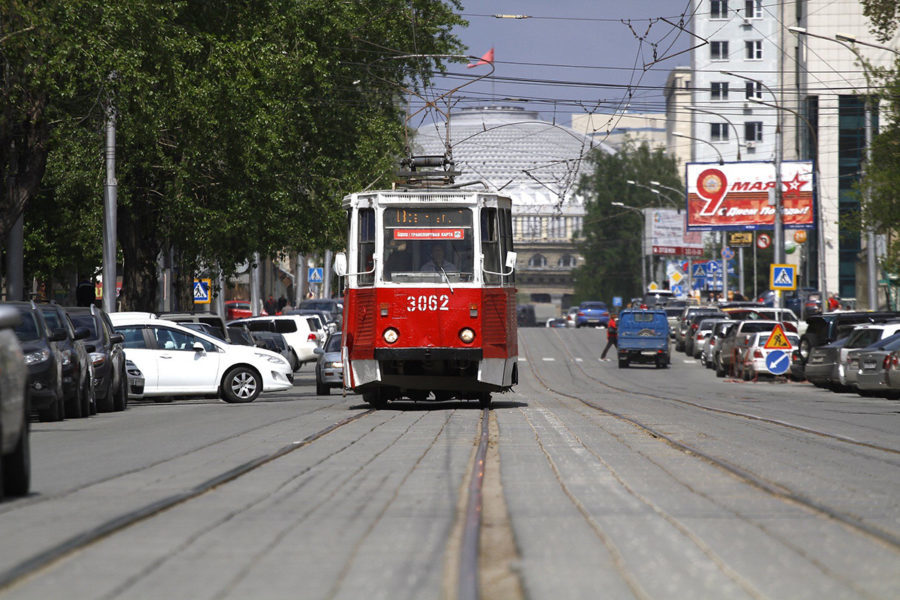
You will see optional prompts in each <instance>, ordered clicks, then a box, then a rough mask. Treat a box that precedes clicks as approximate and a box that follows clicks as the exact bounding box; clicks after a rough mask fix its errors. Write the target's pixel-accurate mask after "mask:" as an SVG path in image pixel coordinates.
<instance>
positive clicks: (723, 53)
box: [709, 42, 728, 60]
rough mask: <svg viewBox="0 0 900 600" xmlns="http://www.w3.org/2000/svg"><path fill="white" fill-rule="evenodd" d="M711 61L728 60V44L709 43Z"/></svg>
mask: <svg viewBox="0 0 900 600" xmlns="http://www.w3.org/2000/svg"><path fill="white" fill-rule="evenodd" d="M709 58H710V60H728V42H710V43H709Z"/></svg>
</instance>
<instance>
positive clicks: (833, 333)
mask: <svg viewBox="0 0 900 600" xmlns="http://www.w3.org/2000/svg"><path fill="white" fill-rule="evenodd" d="M893 319H900V313H896V312H864V311H853V312H835V313H825V314H821V315H811V316H809V317H807V319H806V322H807V323H808V324H809V326H808V327H807V329H806V333H804V334H803V335H802V336H801V337H800V359H801V360H802V361H803V363H804V364H806V361H807V360H809V353H810V351H811V350H812V349H813V348H816V347H817V346H824V345H825V344H830V343H831V342H833V341H835V340H836V339H838V331H841V330H845V329H846V327H845V326H847V325H863V324H865V323H883V322H885V321H890V320H893Z"/></svg>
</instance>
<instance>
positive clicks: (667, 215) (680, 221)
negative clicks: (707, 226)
mask: <svg viewBox="0 0 900 600" xmlns="http://www.w3.org/2000/svg"><path fill="white" fill-rule="evenodd" d="M644 223H645V225H646V227H647V230H646V234H645V236H646V237H645V239H646V240H647V243H648V245H649V246H650V248H649V250H650V254H653V255H654V256H703V241H704V240H703V234H702V233H700V232H698V231H697V232H694V231H691V232H689V231H686V230H685V227H684V211H681V212H679V211H677V210H675V209H674V208H645V209H644Z"/></svg>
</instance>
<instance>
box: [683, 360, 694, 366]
mask: <svg viewBox="0 0 900 600" xmlns="http://www.w3.org/2000/svg"><path fill="white" fill-rule="evenodd" d="M681 362H683V363H684V364H686V365H696V364H697V361H696V360H687V359H685V360H683V361H681Z"/></svg>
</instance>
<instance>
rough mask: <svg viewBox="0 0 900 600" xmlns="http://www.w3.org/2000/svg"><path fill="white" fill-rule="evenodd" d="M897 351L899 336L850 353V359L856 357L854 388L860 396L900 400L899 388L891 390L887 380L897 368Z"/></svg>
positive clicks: (899, 345)
mask: <svg viewBox="0 0 900 600" xmlns="http://www.w3.org/2000/svg"><path fill="white" fill-rule="evenodd" d="M897 350H900V334H896V335H893V336H891V337H889V338H887V339H884V340H881V341H880V342H879V343H878V344H874V345H872V346H869V347H868V348H865V349H862V350H853V351H851V352H850V355H851V357H852V355H854V354H856V355H857V356H856V358H857V361H858V367H857V371H856V388H857V392H858V393H859V394H860V395H861V396H887V397H888V398H895V399H896V398H900V388H891V387H890V379H889V375H890V374H891V372H892V371H896V368H897V365H896V364H895V360H896V356H897V352H896V351H897ZM849 366H850V360H848V367H849Z"/></svg>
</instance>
